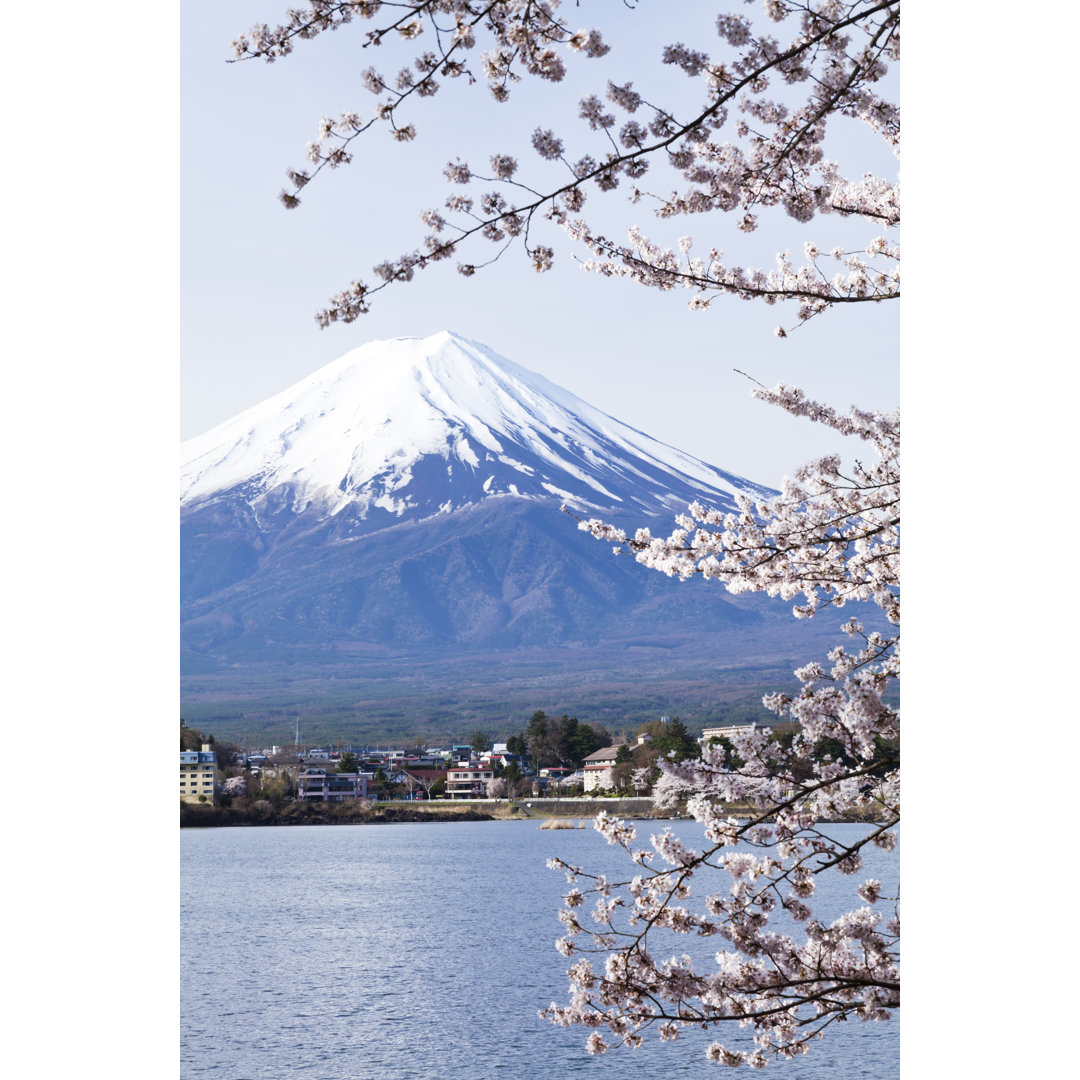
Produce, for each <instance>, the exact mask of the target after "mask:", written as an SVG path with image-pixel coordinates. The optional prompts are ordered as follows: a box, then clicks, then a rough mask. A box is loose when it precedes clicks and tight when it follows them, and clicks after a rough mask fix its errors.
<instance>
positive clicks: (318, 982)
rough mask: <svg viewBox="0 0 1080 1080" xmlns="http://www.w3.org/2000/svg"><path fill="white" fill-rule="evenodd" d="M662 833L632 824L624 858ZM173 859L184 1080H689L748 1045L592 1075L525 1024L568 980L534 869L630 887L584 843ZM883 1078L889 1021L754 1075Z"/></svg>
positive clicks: (350, 830) (435, 843)
mask: <svg viewBox="0 0 1080 1080" xmlns="http://www.w3.org/2000/svg"><path fill="white" fill-rule="evenodd" d="M665 824H666V823H664V822H654V821H649V822H639V823H637V828H638V834H639V840H642V841H644V842H646V843H647V840H648V836H649V835H650V834H651V833H655V832H658V831H660V830H661V829H662V828H663V827H664V825H665ZM669 824H671V825H672V827H673V831H675V832H676V833H677V834H678V835H680V836H682V837H683V838H684V839H685V840H686V842H687V843H698V842H699V841H700V837H701V835H702V830H701V827H700V826H699V825H697V824H696V823H694V822H672V823H669ZM833 829H834V830H836V832H837V834H838V835H840V834H841V833H842V832H843V831H844V830H860V831H861V830H862V829H863V826H857V825H844V826H832V827H831V830H833ZM831 830H830V831H831ZM180 853H181V879H180V880H181V964H180V970H181V1073H180V1075H181V1078H182V1080H195V1078H197V1077H198V1078H203V1077H206V1078H214V1080H255V1078H259V1080H262V1078H266V1080H288V1078H291V1077H304V1078H311V1080H451V1078H454V1080H491V1078H496V1077H501V1078H509V1077H515V1078H517V1077H522V1078H531V1080H560V1078H562V1077H566V1076H571V1075H582V1076H587V1077H597V1078H610V1077H620V1078H625V1077H631V1076H645V1075H663V1076H665V1077H701V1076H706V1075H713V1074H714V1073H716V1071H717V1070H721V1071H725V1070H724V1067H723V1066H716V1065H711V1064H710V1063H709V1062H707V1061H706V1060H705V1058H704V1047H705V1046H707V1045H708V1043H710V1042H712V1041H713V1040H714V1039H719V1040H720V1041H724V1042H727V1043H729V1044H730V1045H735V1044H738V1045H746V1044H747V1043H749V1041H750V1040H749V1036H748V1035H747V1034H746V1033H739V1032H738V1029H737V1028H731V1029H728V1028H720V1029H719V1034H718V1033H717V1030H713V1031H709V1032H704V1033H703V1032H691V1031H686V1032H684V1033H683V1035H682V1036H681V1038H680V1039H679V1041H678V1042H677V1043H675V1044H661V1043H660V1042H659V1037H658V1036H657V1035H656V1034H655V1033H654V1032H651V1031H650V1032H647V1033H646V1034H645V1043H644V1046H643V1047H642V1048H641V1049H638V1050H613V1051H610V1052H609V1053H607V1054H606V1055H603V1056H599V1057H593V1056H590V1055H589V1054H588V1053H586V1051H585V1038H586V1035H587V1034H588V1032H587V1031H586V1029H584V1028H581V1027H574V1028H557V1027H555V1026H554V1025H552V1024H551V1023H549V1022H547V1021H545V1020H541V1019H540V1018H539V1017H538V1016H537V1010H538V1009H542V1008H545V1007H546V1006H547V1005H549V1004H550V1003H551V1002H552V1001H556V1002H558V1003H559V1004H565V1003H566V1000H567V979H566V975H565V971H566V968H567V967H568V966H569V963H570V961H568V960H566V959H565V958H563V957H562V956H560V955H559V954H558V953H557V952H556V951H555V948H554V943H555V940H556V938H558V937H560V936H562V926H561V924H560V923H559V921H558V918H557V912H558V910H559V907H560V903H561V896H562V894H563V893H564V892H565V891H566V890H567V889H568V888H569V887H570V886H569V885H567V883H566V879H565V877H564V876H563V875H562V874H561V873H558V872H556V871H552V870H548V869H547V867H546V865H545V864H546V861H547V859H548V858H550V857H552V856H560V857H562V858H565V859H567V860H568V861H571V862H574V863H577V864H578V865H581V866H583V867H585V868H586V869H594V868H595V869H597V870H600V871H602V872H606V873H609V874H610V875H611V877H612V879H622V878H624V877H630V876H632V873H631V872H629V870H630V868H632V864H631V863H630V861H629V859H627V858H626V857H625V856H622V857H620V852H619V851H618V850H617V849H614V848H611V847H609V846H608V845H607V843H606V842H605V841H604V840H603V838H602V837H600V836H599V835H598V834H597V833H596V832H594V831H593V829H592V828H591V826H590V827H589V828H586V829H580V830H541V829H540V828H539V825H538V822H536V821H535V820H533V821H498V822H495V821H493V822H445V823H438V822H434V823H401V824H387V825H352V826H307V827H301V826H288V827H276V828H219V829H184V830H182V831H181V834H180ZM898 864H899V857H898V853H897V852H893V853H884V852H878V851H876V850H874V851H873V852H871V853H869V854H868V856H867V858H866V865H865V868H864V870H863V871H862V872H860V873H859V874H857V875H855V876H854V877H851V878H842V879H839V880H838V881H837V882H835V883H834V885H835V886H836V887H838V888H839V889H842V890H848V892H847V893H846V894H845V893H843V892H840V891H826V890H824V888H823V886H824V883H822V887H820V888H819V892H818V895H817V897H816V898H815V899H816V904H815V914H818V913H819V908H820V914H821V916H822V917H830V918H831V917H835V915H838V914H840V913H841V912H842V911H844V910H847V909H849V908H851V907H856V906H860V903H861V902H860V901H858V900H857V899H854V898H853V897H854V888H855V887H856V886H857V885H858V884H859V883H860V882H861V881H863V880H864V879H865V878H867V877H878V878H880V879H881V880H882V881H883V882H884V883H885V884H886V885H887V886H890V887H894V886H895V882H896V877H897V871H898ZM723 879H724V880H726V875H723ZM697 880H698V879H697V878H695V881H697ZM718 880H719V879H718ZM715 887H718V886H714V888H715ZM849 896H850V897H851V899H849ZM701 947H704V948H705V949H706V950H707V951H706V953H705V955H710V954H711V953H713V952H715V951H716V949H717V948H718V944H716V943H709V942H703V941H700V940H697V939H689V941H688V939H686V938H679V939H678V940H677V941H675V943H674V945H673V947H672V949H671V952H672V953H676V952H677V953H680V954H681V953H682V952H684V951H695V949H697V948H701ZM657 951H659V950H657ZM899 1072H900V1070H899V1023H898V1020H897V1019H894V1020H892V1021H890V1022H887V1023H869V1024H862V1023H858V1022H850V1023H847V1024H843V1025H840V1026H838V1027H836V1028H835V1034H830V1035H829V1036H828V1037H827V1038H826V1039H824V1040H823V1041H821V1042H820V1043H818V1044H817V1045H816V1046H815V1047H814V1048H813V1049H812V1050H811V1051H810V1053H809V1054H807V1055H805V1056H804V1057H802V1058H799V1059H796V1060H794V1061H791V1062H785V1063H780V1064H776V1065H770V1066H769V1068H768V1070H767V1071H766V1073H765V1075H766V1076H771V1077H773V1078H774V1080H826V1078H828V1080H849V1078H851V1080H855V1078H868V1080H869V1078H873V1080H894V1078H897V1077H899Z"/></svg>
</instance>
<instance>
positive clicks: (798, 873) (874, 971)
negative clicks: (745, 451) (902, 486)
mask: <svg viewBox="0 0 1080 1080" xmlns="http://www.w3.org/2000/svg"><path fill="white" fill-rule="evenodd" d="M757 395H758V396H759V397H761V398H764V399H765V400H768V401H771V402H773V403H774V404H777V405H778V406H780V407H781V408H784V409H786V410H787V411H788V412H790V413H792V414H794V415H797V416H805V417H808V418H810V419H813V420H815V421H817V422H818V423H821V424H824V425H826V426H827V427H830V428H832V429H833V430H834V431H836V432H837V433H838V434H843V435H847V436H854V437H856V438H859V439H861V440H863V441H865V442H866V443H868V444H869V446H870V447H872V448H873V450H874V452H875V455H876V460H875V461H874V462H872V463H870V464H863V463H861V462H860V463H857V464H856V465H855V466H854V467H853V468H852V469H851V470H850V473H845V472H843V471H842V469H841V466H840V462H839V459H838V458H837V457H825V458H821V459H819V460H818V461H815V462H811V463H810V464H808V465H806V466H804V467H803V468H801V469H799V470H798V471H797V472H796V474H795V477H794V478H793V479H792V480H789V481H785V484H784V488H783V491H782V492H781V493H780V494H779V495H778V496H776V497H775V498H773V499H770V500H763V501H761V502H759V503H757V504H752V503H751V502H750V501H749V500H747V499H742V500H740V509H739V511H738V512H737V513H729V514H721V513H719V512H716V511H711V510H708V509H706V508H705V507H702V506H697V505H696V506H693V507H691V508H690V512H689V513H688V514H687V515H685V516H684V517H683V518H681V519H680V520H679V522H678V524H679V528H678V529H677V530H676V531H675V532H673V533H672V534H671V536H669V537H667V538H663V539H659V538H654V537H652V536H651V535H650V534H649V532H648V530H645V529H642V530H639V531H638V532H637V533H636V534H635V535H633V536H628V535H627V534H626V533H625V532H624V531H622V530H620V529H615V528H613V527H612V526H610V525H607V524H605V523H603V522H600V521H587V522H582V523H581V526H580V527H581V528H583V529H586V530H588V531H589V532H591V533H592V534H593V535H595V536H597V537H598V538H600V539H602V540H605V541H609V542H611V541H614V542H616V543H617V544H618V545H619V549H622V548H623V547H625V548H627V549H629V550H630V551H631V552H633V554H634V556H635V558H637V559H638V560H639V561H641V562H643V563H644V564H645V565H647V566H651V567H653V568H654V569H658V570H661V571H663V572H664V573H667V574H669V575H672V576H676V577H679V578H683V579H685V578H688V577H690V576H692V575H694V574H701V575H703V576H705V577H710V578H717V579H719V580H720V581H721V582H723V583H724V584H725V586H726V587H727V588H728V589H729V590H730V591H733V592H741V591H745V590H758V591H764V592H767V593H769V594H770V595H779V596H784V597H787V598H789V599H794V598H797V597H800V596H801V598H802V602H801V603H799V604H798V605H797V606H796V608H795V614H796V615H799V616H803V617H813V616H814V615H815V614H816V613H818V612H820V610H821V609H822V608H824V607H829V606H835V607H840V606H843V605H844V604H845V603H846V602H848V601H854V600H861V601H870V602H872V603H875V604H876V605H877V606H878V607H879V608H880V609H881V610H882V611H883V612H884V614H885V615H886V617H887V619H888V621H889V622H890V623H891V624H892V625H894V626H896V628H897V629H896V631H895V633H892V634H889V635H884V634H881V633H878V632H871V633H867V632H864V630H863V627H862V625H861V623H860V621H859V620H858V619H855V618H852V619H849V620H848V621H847V623H846V624H845V625H844V627H843V629H844V631H845V633H847V634H848V635H849V636H850V637H851V639H852V640H853V644H852V645H851V646H846V647H845V646H839V647H837V648H835V649H833V650H832V652H831V653H830V654H829V663H830V666H829V667H828V669H826V667H824V666H823V665H822V664H820V663H817V662H812V663H809V664H806V665H804V666H803V667H802V668H800V669H798V670H797V671H796V672H795V674H796V677H797V678H798V679H799V681H800V683H801V687H802V688H801V690H800V691H799V693H798V694H797V695H795V696H789V695H786V694H774V695H770V696H769V697H768V698H767V699H766V704H767V705H769V706H770V707H771V708H772V709H774V710H775V711H776V712H777V713H778V714H779V715H780V716H782V717H785V718H787V719H789V720H792V721H795V725H794V730H793V733H791V734H790V736H789V737H788V738H786V739H781V738H777V737H774V733H773V732H772V731H771V730H770V729H768V728H758V727H755V728H753V729H752V730H748V731H743V732H737V733H733V734H732V735H731V737H730V742H731V744H732V746H733V748H734V755H735V756H734V758H732V757H731V756H730V755H728V754H726V753H725V750H724V748H722V747H721V746H706V747H704V748H703V750H702V754H701V757H700V758H699V759H689V760H685V761H681V762H670V761H663V762H661V763H660V767H661V777H660V779H659V780H658V781H657V783H656V785H655V787H654V789H653V794H654V799H655V800H656V802H657V804H658V805H659V806H661V807H674V806H676V805H683V804H684V805H685V808H686V810H687V811H689V813H690V814H692V816H693V817H694V818H695V819H696V820H697V821H699V822H700V823H701V824H702V825H703V826H704V829H705V838H706V841H707V844H706V846H705V847H704V848H702V849H701V850H697V849H694V848H691V847H689V846H688V845H687V844H685V843H684V842H683V841H682V840H680V839H679V838H678V837H677V836H675V835H674V834H673V833H672V832H671V831H670V830H669V829H665V830H663V831H662V832H661V833H659V834H657V835H654V836H652V837H651V838H650V847H648V848H644V847H640V846H638V844H637V835H636V831H635V829H634V828H633V826H631V825H629V824H627V823H625V822H622V821H620V820H618V819H616V818H614V817H611V816H609V815H605V814H601V815H600V816H599V817H598V818H597V821H596V828H597V830H598V831H599V832H600V833H601V834H602V835H604V836H605V837H606V838H607V840H608V842H609V843H611V844H615V845H617V846H619V847H621V848H623V849H624V850H625V851H626V853H627V855H628V856H629V858H630V860H631V861H632V862H633V863H634V864H636V866H638V867H640V868H642V872H640V873H637V874H636V875H635V876H633V877H630V878H628V879H627V880H626V881H622V882H618V883H612V882H609V881H607V880H606V879H604V880H603V882H602V887H598V885H597V884H596V880H597V879H594V878H592V876H591V875H590V874H588V873H587V872H586V871H585V870H583V869H582V868H581V867H576V866H571V865H569V864H567V863H564V862H561V861H559V860H554V861H553V865H554V866H556V867H557V868H558V869H560V870H563V871H564V872H566V873H567V876H568V879H569V880H570V881H571V882H572V883H573V884H574V886H575V887H574V890H573V892H572V894H571V895H572V902H571V901H570V900H567V907H566V909H565V910H564V911H563V912H562V913H561V915H562V921H563V924H564V926H565V927H566V931H567V932H566V935H565V937H563V938H562V939H561V940H560V943H559V949H560V951H561V952H562V953H563V954H564V955H567V956H569V955H575V956H577V957H579V959H578V961H577V963H576V965H575V967H574V968H572V969H571V970H570V972H569V975H570V999H569V1002H568V1004H566V1005H558V1004H555V1003H553V1004H552V1005H551V1007H550V1008H549V1009H547V1010H545V1011H544V1013H543V1014H542V1015H544V1016H547V1017H548V1018H549V1019H551V1020H552V1021H554V1022H555V1023H557V1024H582V1025H583V1026H585V1027H586V1028H589V1029H592V1036H595V1038H592V1036H590V1038H592V1042H591V1048H592V1050H593V1051H594V1052H598V1053H599V1052H605V1051H606V1050H608V1049H610V1048H611V1047H613V1046H617V1045H634V1044H635V1043H636V1041H638V1040H640V1038H641V1032H642V1031H643V1030H645V1029H646V1028H648V1027H651V1026H654V1025H655V1026H656V1027H657V1030H658V1032H659V1036H660V1039H661V1041H664V1042H669V1041H671V1040H672V1039H673V1038H674V1037H676V1036H677V1033H678V1030H679V1029H680V1028H683V1027H686V1026H700V1027H713V1026H714V1025H715V1024H717V1023H718V1022H720V1021H723V1020H733V1021H735V1022H737V1023H738V1024H739V1025H740V1026H743V1027H750V1028H751V1029H752V1030H753V1033H754V1041H755V1049H753V1050H752V1051H748V1050H742V1049H737V1048H732V1047H728V1046H725V1045H724V1044H723V1043H722V1042H720V1041H718V1042H715V1043H713V1044H712V1045H711V1046H710V1048H709V1051H708V1057H709V1058H710V1060H713V1061H716V1062H719V1063H722V1064H727V1065H742V1064H747V1065H751V1066H754V1067H761V1066H763V1065H765V1064H767V1063H768V1062H769V1061H771V1060H774V1059H777V1058H790V1057H793V1056H795V1055H797V1054H802V1053H805V1052H806V1050H807V1049H808V1047H809V1045H810V1043H811V1041H812V1040H813V1039H815V1038H817V1037H818V1036H820V1035H821V1034H822V1033H823V1032H824V1031H825V1030H826V1029H827V1028H828V1027H829V1025H830V1024H832V1023H835V1022H836V1021H838V1020H845V1019H851V1018H857V1019H860V1020H881V1019H887V1018H888V1017H889V1016H890V1015H891V1011H892V1010H893V1009H895V1008H897V1007H898V1005H899V1000H900V980H899V958H898V948H899V933H900V928H899V911H898V903H899V898H898V897H896V896H889V895H886V892H885V890H884V887H883V886H882V883H881V882H880V881H879V880H877V879H874V878H867V879H865V880H863V881H862V882H861V883H859V884H857V885H853V887H852V900H853V901H855V900H858V901H861V906H858V907H854V908H852V910H850V911H848V912H847V913H845V914H844V915H842V916H840V917H839V918H836V919H833V920H831V921H829V922H828V923H824V922H822V921H820V920H819V919H817V918H815V916H814V910H813V906H812V905H813V898H814V895H815V891H816V884H817V880H818V878H819V876H820V875H821V874H829V873H838V874H840V875H846V876H851V877H855V876H857V875H858V874H859V873H860V871H861V870H862V865H863V856H862V853H863V851H864V850H865V849H866V848H867V847H868V846H876V847H879V848H882V849H885V850H891V849H892V848H893V847H894V846H895V844H896V839H897V832H896V829H897V826H898V824H899V821H900V801H899V739H900V728H899V713H898V711H897V710H896V708H895V707H894V706H893V705H891V704H890V698H891V697H892V693H891V692H892V691H894V690H895V688H896V686H897V685H898V680H899V674H900V665H899V645H900V638H899V618H900V599H899V522H900V503H899V438H900V430H899V417H898V415H895V414H893V415H882V414H879V413H873V412H865V411H861V410H858V409H852V410H851V411H850V412H849V413H847V414H844V415H842V414H838V413H837V412H836V411H835V410H833V409H831V408H828V407H827V406H824V405H821V404H819V403H817V402H815V401H812V400H810V399H808V398H807V397H806V395H805V394H803V393H802V392H801V391H800V390H798V389H794V388H788V387H785V386H782V385H781V386H778V387H776V388H775V389H773V390H765V389H760V390H758V391H757ZM824 739H828V740H831V743H830V744H829V745H830V747H831V748H832V751H831V753H829V754H825V755H820V754H816V753H815V748H816V747H817V746H819V745H820V744H821V741H822V740H824ZM732 761H736V762H737V764H731V762H732ZM736 803H737V804H738V805H739V806H740V808H741V810H740V813H741V815H743V816H740V817H736V816H735V815H734V814H733V813H732V809H731V807H732V804H736ZM746 807H749V808H750V812H749V815H748V816H747V814H746V809H745V808H746ZM850 818H855V819H858V820H863V821H866V822H868V825H867V828H866V830H865V832H863V833H862V834H861V835H859V836H858V837H857V838H856V839H853V840H850V841H846V842H844V841H838V840H836V839H834V838H833V837H831V836H829V835H827V833H826V831H825V830H823V829H822V827H821V824H820V823H822V822H828V821H835V820H837V819H850ZM716 872H720V873H722V875H724V876H725V877H726V878H727V881H728V883H729V884H728V887H727V890H726V891H723V890H721V891H715V889H713V888H711V887H708V888H706V891H704V892H701V891H700V888H698V887H697V880H695V879H700V880H703V881H710V882H711V881H712V880H713V879H715V876H716ZM590 880H591V881H593V884H592V885H591V886H590V885H589V884H588V883H589V882H590ZM583 885H584V887H582V886H583ZM696 889H697V895H698V897H699V900H698V904H697V906H692V905H691V901H692V900H693V898H694V896H695V890H696ZM594 894H595V896H596V906H595V909H594V911H593V920H592V921H593V924H594V925H587V924H586V922H585V921H583V920H582V919H581V918H580V917H579V916H577V915H576V914H575V912H576V911H578V910H580V909H583V908H584V907H585V905H586V904H587V903H588V901H589V899H590V897H591V896H592V895H594ZM779 912H783V913H784V914H785V915H786V916H787V918H788V920H789V921H790V924H793V925H794V926H796V927H798V928H799V932H798V933H792V932H790V931H779V930H777V929H776V928H775V926H774V925H773V924H772V923H771V922H770V919H771V917H772V916H773V915H774V914H775V913H779ZM662 932H670V933H674V934H693V935H695V936H699V937H701V936H704V937H716V938H717V939H718V941H719V942H720V943H721V944H720V949H719V951H718V952H717V953H716V954H715V965H713V966H708V965H707V966H706V967H705V968H703V969H701V968H700V965H699V966H695V964H694V963H693V962H692V961H691V960H690V958H689V957H686V956H682V957H672V958H668V959H666V960H662V959H661V958H660V955H661V954H660V953H659V951H658V950H659V949H660V948H661V947H662V942H663V941H664V938H663V937H662V936H661V933H662ZM594 958H595V959H594ZM601 960H602V962H603V963H602V967H601V966H599V965H600V961H601Z"/></svg>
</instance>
